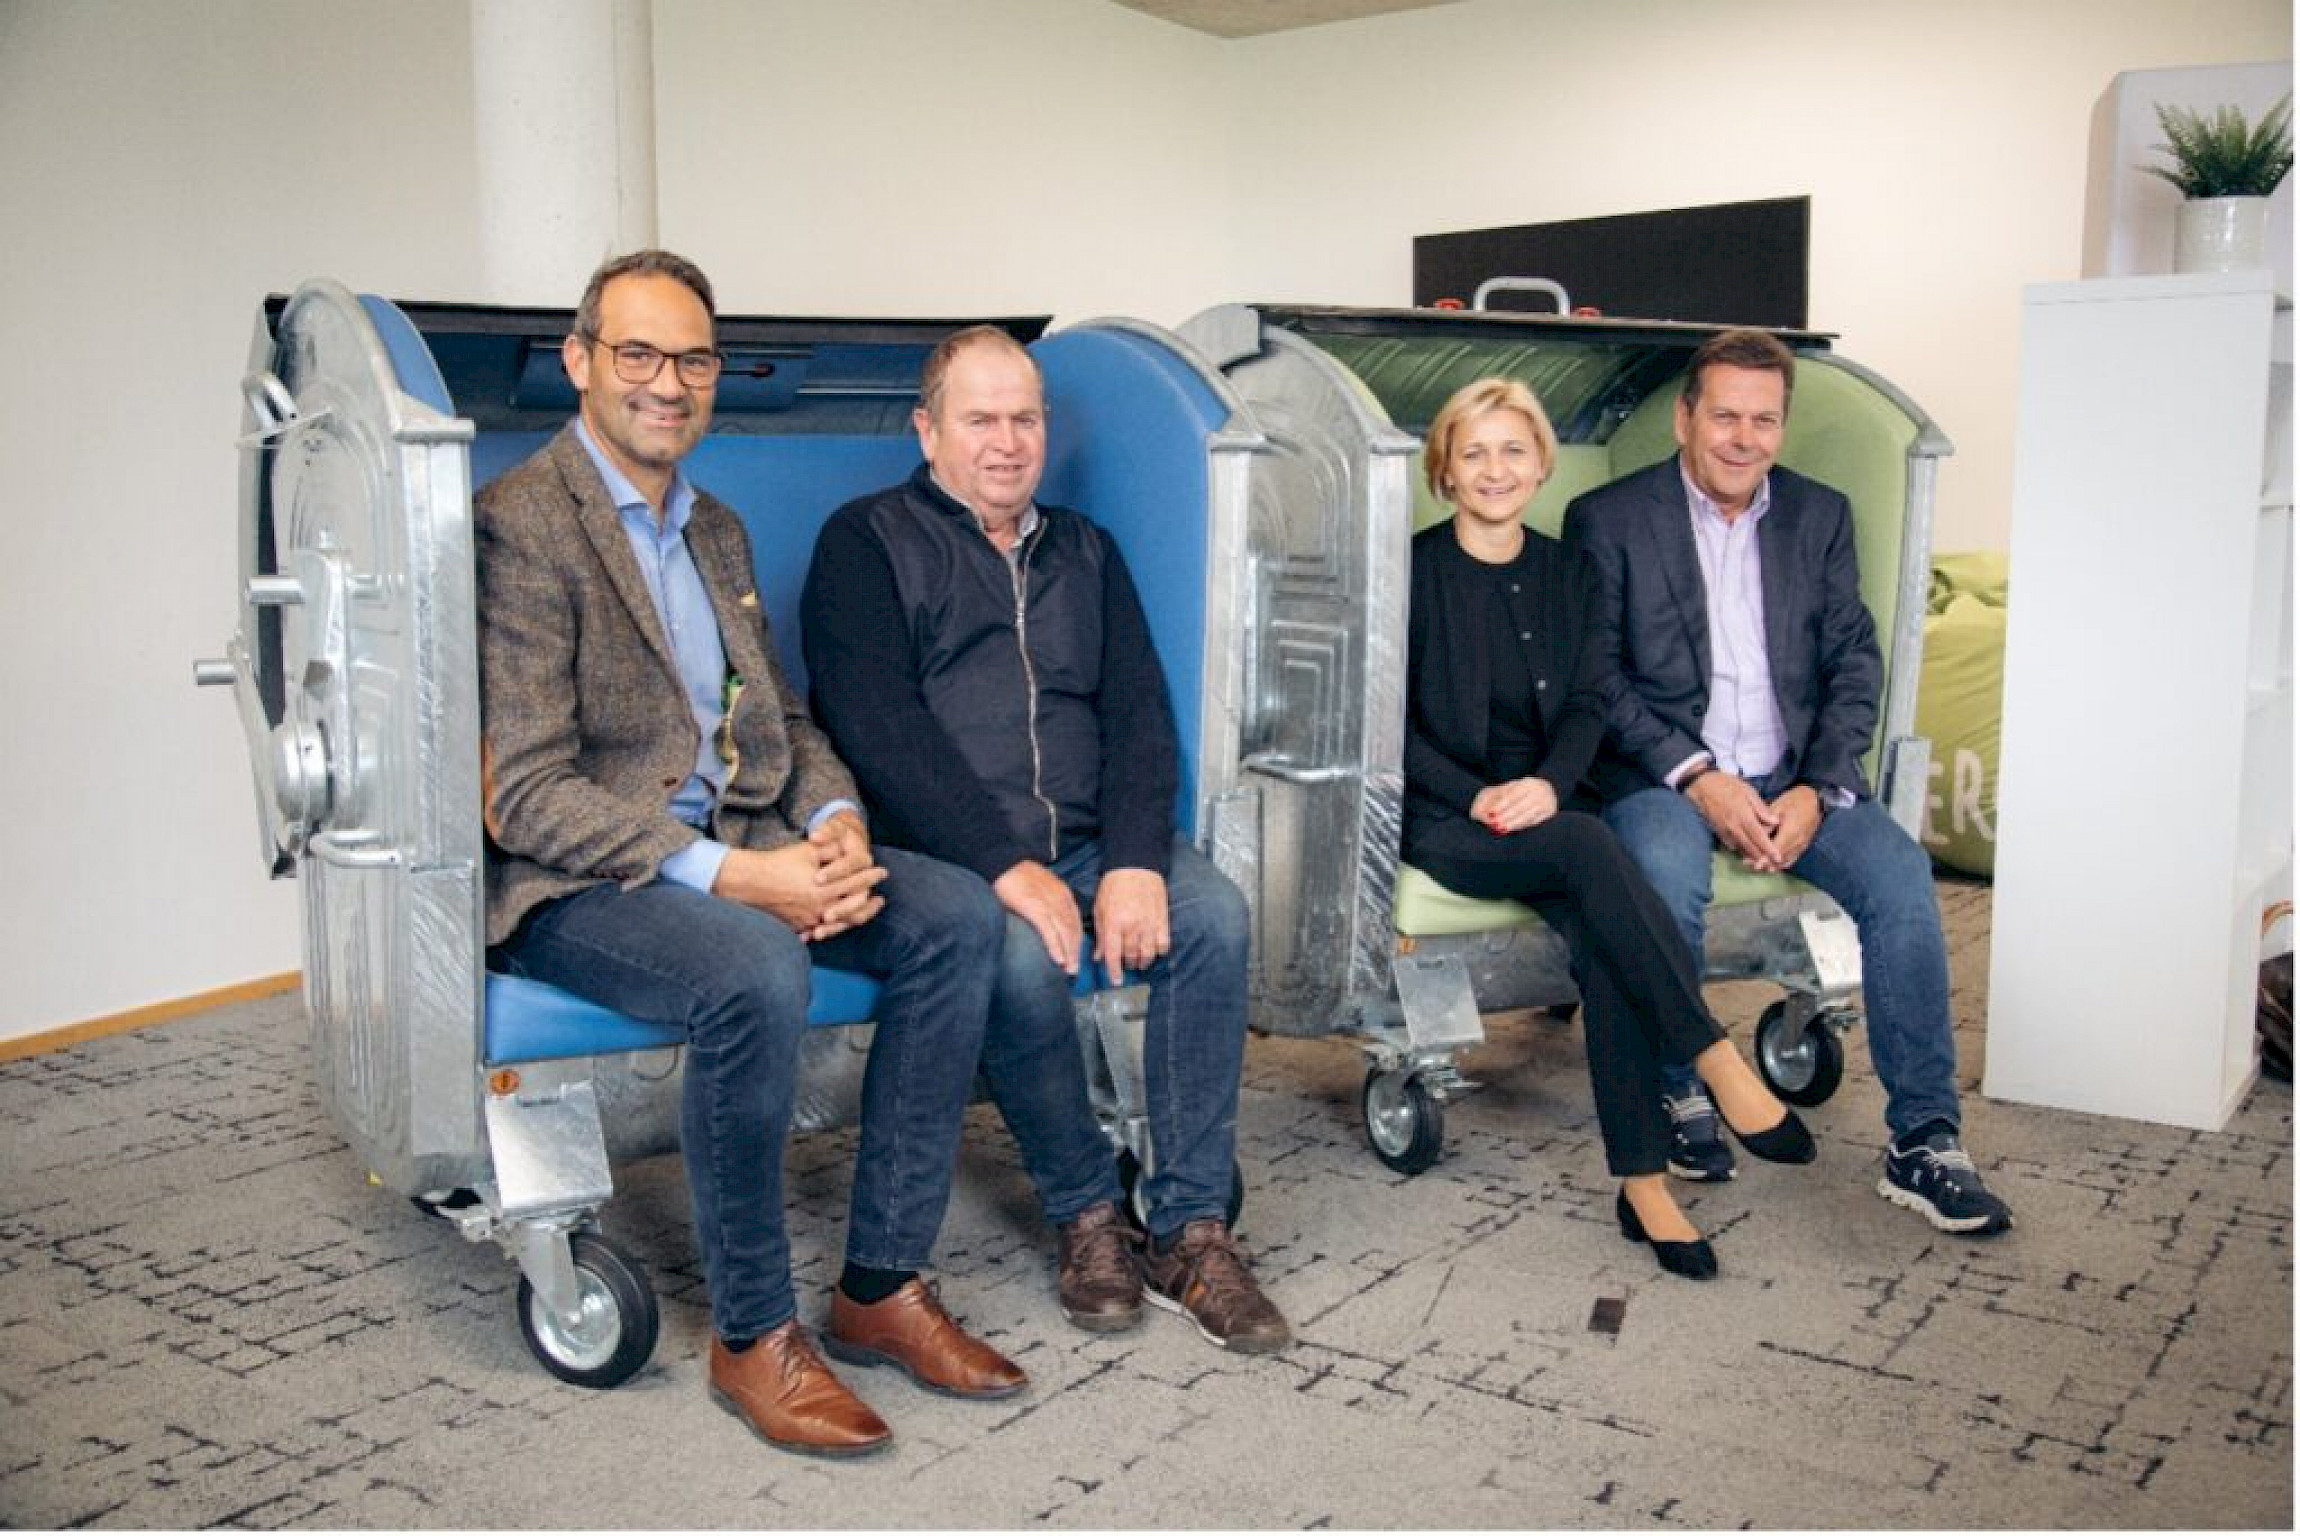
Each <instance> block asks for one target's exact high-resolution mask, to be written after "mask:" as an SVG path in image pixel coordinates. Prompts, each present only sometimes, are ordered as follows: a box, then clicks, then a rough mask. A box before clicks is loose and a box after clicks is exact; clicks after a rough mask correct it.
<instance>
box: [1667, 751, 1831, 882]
mask: <svg viewBox="0 0 2300 1536" xmlns="http://www.w3.org/2000/svg"><path fill="white" fill-rule="evenodd" d="M1685 797H1686V798H1687V799H1688V800H1691V801H1692V802H1693V808H1694V809H1695V810H1697V811H1699V812H1700V813H1701V819H1702V820H1703V821H1706V822H1708V823H1709V830H1710V831H1712V832H1714V833H1716V834H1717V840H1718V841H1719V842H1721V843H1723V844H1724V845H1725V846H1726V847H1728V848H1730V849H1732V850H1733V851H1734V852H1735V853H1737V854H1739V855H1740V856H1741V862H1742V863H1743V864H1746V865H1747V866H1749V868H1751V869H1753V870H1756V871H1758V872H1759V873H1761V874H1780V873H1783V872H1785V871H1786V870H1788V868H1789V867H1790V866H1791V865H1793V864H1795V863H1796V862H1797V861H1798V860H1799V859H1801V858H1803V857H1804V856H1805V850H1806V849H1807V848H1810V847H1811V846H1813V834H1814V833H1816V832H1818V831H1820V830H1821V796H1820V792H1819V791H1818V790H1816V789H1814V788H1813V786H1812V785H1810V784H1793V785H1791V786H1790V787H1789V788H1787V789H1785V790H1783V791H1782V792H1781V793H1780V794H1778V795H1776V796H1774V797H1773V798H1772V799H1771V800H1770V801H1768V800H1767V799H1765V797H1764V796H1762V795H1760V794H1758V793H1757V791H1756V789H1755V787H1754V786H1752V785H1751V784H1750V782H1749V781H1748V780H1747V779H1744V778H1740V777H1738V776H1737V775H1734V774H1730V773H1727V772H1726V771H1725V770H1724V769H1722V768H1718V769H1712V770H1711V771H1709V772H1707V773H1704V774H1702V775H1700V776H1699V777H1698V778H1696V779H1695V780H1694V781H1693V782H1692V783H1691V784H1690V785H1688V786H1687V787H1686V790H1685Z"/></svg>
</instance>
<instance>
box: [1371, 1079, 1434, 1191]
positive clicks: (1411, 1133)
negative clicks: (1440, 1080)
mask: <svg viewBox="0 0 2300 1536" xmlns="http://www.w3.org/2000/svg"><path fill="white" fill-rule="evenodd" d="M1358 1103H1359V1107H1360V1108H1362V1109H1363V1110H1364V1111H1365V1116H1366V1144H1367V1145H1368V1146H1370V1147H1372V1148H1373V1149H1374V1156H1376V1157H1378V1158H1380V1159H1381V1160H1382V1166H1383V1167H1385V1168H1388V1169H1390V1170H1391V1171H1393V1172H1396V1173H1403V1174H1407V1175H1412V1174H1416V1173H1420V1172H1422V1171H1423V1170H1424V1169H1426V1168H1429V1167H1430V1166H1432V1165H1433V1164H1435V1163H1436V1162H1437V1160H1438V1159H1439V1158H1441V1157H1443V1156H1444V1155H1445V1106H1444V1105H1443V1104H1441V1103H1439V1102H1438V1100H1437V1096H1436V1095H1435V1094H1433V1093H1431V1092H1430V1091H1429V1088H1428V1087H1427V1086H1426V1085H1425V1084H1424V1083H1423V1082H1422V1080H1421V1079H1420V1078H1418V1077H1416V1076H1414V1075H1412V1074H1411V1073H1407V1072H1384V1071H1383V1070H1381V1068H1379V1067H1376V1068H1374V1069H1373V1070H1372V1071H1369V1072H1368V1073H1366V1087H1365V1092H1364V1093H1363V1094H1361V1095H1360V1096H1359V1100H1358Z"/></svg>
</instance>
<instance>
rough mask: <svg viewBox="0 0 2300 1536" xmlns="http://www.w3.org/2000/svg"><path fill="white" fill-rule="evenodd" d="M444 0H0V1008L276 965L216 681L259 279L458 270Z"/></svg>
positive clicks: (224, 698) (442, 275) (458, 168)
mask: <svg viewBox="0 0 2300 1536" xmlns="http://www.w3.org/2000/svg"><path fill="white" fill-rule="evenodd" d="M465 35H466V25H465V21H464V12H463V7H462V5H461V3H460V0H421V3H412V4H399V5H395V6H393V7H391V9H390V19H389V20H388V22H384V21H377V20H372V19H369V17H368V14H367V13H366V12H365V11H364V10H355V9H354V8H352V7H349V6H345V7H340V8H336V7H324V6H314V5H304V4H297V3H288V0H272V3H264V0H202V3H200V4H198V5H177V4H169V3H117V4H116V3H103V0H84V3H65V0H9V3H6V4H4V5H0V207H4V208H5V209H6V212H5V213H4V214H0V273H5V274H6V276H5V281H0V337H5V338H6V341H5V345H4V346H0V355H5V356H6V357H7V358H8V359H9V360H10V361H9V362H8V363H7V364H6V365H5V366H0V466H4V468H0V476H4V477H5V483H6V485H7V488H8V498H7V503H8V505H7V513H6V515H5V517H0V653H4V654H5V655H6V657H7V658H8V660H7V664H6V669H5V673H4V675H5V677H6V679H7V681H6V684H5V689H4V696H0V719H4V720H5V722H6V723H5V725H4V726H0V733H4V734H0V805H4V806H5V807H7V811H6V814H7V818H8V839H7V841H8V849H9V858H8V863H7V868H8V875H9V878H8V879H7V881H6V883H5V885H4V886H0V1038H5V1037H7V1036H11V1035H19V1034H27V1033H31V1032H33V1031H36V1030H40V1029H47V1028H53V1027H55V1026H58V1025H62V1024H66V1023H71V1022H74V1021H77V1020H80V1019H84V1018H89V1017H94V1016H99V1015H102V1014H107V1013H112V1012H116V1011H120V1010H123V1009H128V1008H134V1007H138V1006H141V1005H143V1004H146V1003H151V1002H155V1001H160V1000H165V999H168V998H172V997H180V996H184V995H186V994H189V993H195V992H200V991H205V990H207V989H209V988H213V987H219V986H226V985H229V984H231V983H234V982H240V981H245V980H248V979H249V978H251V977H255V976H261V975H267V974H271V973H276V972H279V971H284V970H292V969H294V968H295V967H296V966H297V965H298V964H299V948H298V944H297V939H296V922H297V909H296V902H295V897H296V888H295V887H294V886H293V885H289V884H282V885H278V886H274V885H272V884H271V883H270V882H269V881H267V880H266V879H264V878H263V874H262V869H261V866H260V865H259V862H258V860H257V857H256V852H255V847H256V835H255V830H254V829H255V818H254V808H253V801H252V799H251V796H250V791H249V777H248V769H247V762H246V753H245V752H244V751H243V749H242V747H241V745H240V734H239V727H238V724H237V717H236V716H235V714H234V712H233V709H232V705H231V701H230V699H229V697H228V695H226V694H225V693H223V692H220V691H216V690H206V689H199V690H195V689H194V688H193V687H192V680H191V663H192V659H193V658H194V657H195V656H212V655H220V654H221V653H222V649H223V642H224V640H225V639H226V638H227V637H228V636H229V634H230V633H231V630H232V626H233V623H234V610H233V594H234V593H235V591H236V590H237V580H238V577H237V569H236V568H237V564H238V544H237V537H238V535H237V531H236V530H237V527H238V523H237V517H238V512H237V507H238V497H239V469H238V460H237V456H236V452H235V450H234V447H233V441H234V438H235V436H236V434H237V433H238V431H239V405H238V398H237V395H236V393H235V386H236V385H237V382H238V379H239V376H240V374H241V372H242V371H243V370H244V369H245V368H246V366H247V355H248V339H249V334H250V329H251V327H252V325H253V323H254V319H255V313H256V307H257V304H258V303H259V301H260V300H261V299H262V298H263V296H264V294H265V293H267V292H270V291H273V290H276V289H281V288H284V287H288V286H291V285H293V284H295V283H297V282H299V281H301V280H302V279H304V278H306V277H309V276H315V275H329V276H335V277H339V278H341V279H343V280H345V281H347V282H350V283H352V284H354V285H355V286H358V287H363V288H376V289H382V290H385V291H390V292H397V293H404V294H410V295H423V296H429V295H434V294H445V295H453V294H457V293H460V292H462V291H465V290H466V288H467V286H468V284H469V281H470V277H469V274H470V272H471V269H472V259H473V258H472V251H473V229H474V216H473V212H472V196H471V172H470V167H469V161H470V111H469V106H468V103H469V101H470V96H471V90H470V72H469V68H468V65H467V64H466V63H465V55H466V53H467V51H468V50H467V47H466V44H465V42H464V38H465Z"/></svg>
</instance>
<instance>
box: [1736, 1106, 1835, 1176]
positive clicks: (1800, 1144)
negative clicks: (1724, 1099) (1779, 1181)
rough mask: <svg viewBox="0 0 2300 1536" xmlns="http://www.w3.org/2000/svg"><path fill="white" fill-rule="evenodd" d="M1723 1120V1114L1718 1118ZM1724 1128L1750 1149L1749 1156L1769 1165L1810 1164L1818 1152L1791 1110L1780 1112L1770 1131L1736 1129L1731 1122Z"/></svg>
mask: <svg viewBox="0 0 2300 1536" xmlns="http://www.w3.org/2000/svg"><path fill="white" fill-rule="evenodd" d="M1718 1118H1719V1119H1724V1117H1723V1116H1722V1115H1720V1116H1719V1117H1718ZM1725 1129H1727V1130H1729V1131H1732V1132H1733V1139H1734V1140H1735V1141H1737V1142H1739V1143H1741V1145H1742V1146H1744V1147H1746V1148H1748V1149H1749V1155H1750V1156H1751V1157H1760V1158H1763V1159H1764V1160H1765V1161H1766V1162H1768V1163H1809V1162H1811V1161H1812V1160H1813V1159H1814V1157H1815V1156H1817V1155H1818V1154H1819V1152H1820V1149H1819V1148H1818V1147H1816V1146H1814V1145H1813V1133H1812V1132H1811V1131H1808V1130H1806V1129H1805V1122H1804V1121H1802V1120H1800V1119H1798V1118H1797V1112H1796V1111H1795V1110H1793V1109H1790V1110H1784V1111H1782V1115H1781V1123H1780V1124H1779V1125H1776V1126H1774V1127H1773V1128H1772V1129H1771V1130H1769V1131H1741V1130H1735V1129H1734V1126H1733V1122H1732V1121H1730V1120H1726V1121H1725Z"/></svg>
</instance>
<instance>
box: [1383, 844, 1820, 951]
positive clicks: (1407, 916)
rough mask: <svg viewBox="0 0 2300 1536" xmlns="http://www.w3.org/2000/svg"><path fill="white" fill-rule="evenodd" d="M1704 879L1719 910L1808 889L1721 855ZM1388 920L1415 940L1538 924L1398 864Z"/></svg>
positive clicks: (1510, 904) (1513, 906)
mask: <svg viewBox="0 0 2300 1536" xmlns="http://www.w3.org/2000/svg"><path fill="white" fill-rule="evenodd" d="M1709 878H1710V879H1711V881H1712V882H1714V886H1713V889H1712V891H1711V895H1710V900H1711V901H1712V903H1713V904H1715V905H1717V906H1721V907H1730V906H1739V905H1741V904H1743V903H1745V902H1752V901H1771V900H1773V899H1775V898H1777V897H1782V896H1794V895H1797V894H1799V893H1801V892H1804V891H1807V890H1810V889H1811V887H1810V886H1808V885H1806V884H1805V882H1804V881H1802V880H1793V879H1791V878H1790V877H1789V876H1787V875H1760V874H1756V873H1753V872H1752V871H1750V870H1748V869H1745V868H1743V867H1742V864H1741V861H1740V860H1739V859H1736V858H1732V857H1730V856H1728V855H1726V854H1723V853H1720V854H1718V855H1717V859H1716V862H1715V864H1713V865H1712V866H1711V868H1710V874H1709ZM1391 920H1392V921H1393V922H1394V923H1395V924H1396V925H1397V930H1398V932H1400V933H1403V934H1408V935H1410V936H1412V937H1414V938H1417V939H1434V938H1439V937H1442V936H1444V935H1447V934H1456V933H1492V932H1494V931H1495V930H1497V929H1502V928H1522V927H1525V926H1526V925H1527V924H1530V923H1538V922H1540V921H1541V918H1540V917H1539V916H1538V915H1537V914H1536V913H1535V912H1534V910H1533V908H1531V907H1529V906H1526V905H1525V904H1524V903H1523V902H1516V901H1480V900H1478V899H1477V898H1476V897H1473V896H1464V895H1461V894H1460V893H1458V892H1455V891H1449V890H1447V889H1446V888H1445V887H1444V886H1442V885H1440V884H1438V883H1437V881H1435V880H1433V879H1431V878H1430V877H1429V876H1428V875H1425V874H1423V873H1422V872H1421V871H1420V870H1418V869H1416V868H1414V867H1413V866H1412V865H1411V864H1400V865H1399V866H1398V890H1397V901H1396V903H1395V905H1394V907H1393V908H1392V919H1391Z"/></svg>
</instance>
